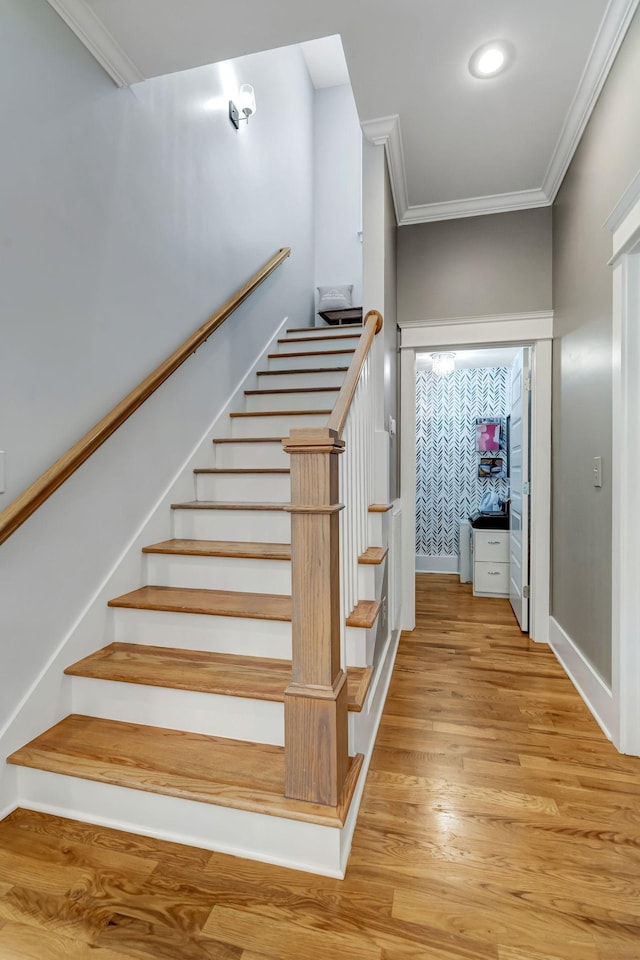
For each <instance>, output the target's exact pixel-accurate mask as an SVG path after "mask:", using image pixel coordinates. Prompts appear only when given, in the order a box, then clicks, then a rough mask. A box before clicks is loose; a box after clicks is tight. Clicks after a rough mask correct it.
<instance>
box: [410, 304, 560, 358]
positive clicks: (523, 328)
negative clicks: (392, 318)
mask: <svg viewBox="0 0 640 960" xmlns="http://www.w3.org/2000/svg"><path fill="white" fill-rule="evenodd" d="M400 328H401V330H402V334H401V347H402V349H406V348H410V349H418V350H419V349H427V348H430V347H434V346H435V347H444V346H450V347H453V346H462V344H469V345H474V346H479V345H480V344H485V343H487V344H488V343H491V344H499V343H535V342H537V341H540V340H550V339H552V337H553V311H552V310H545V311H540V312H536V313H513V314H496V315H495V316H488V317H452V318H451V319H449V320H422V321H411V322H406V321H404V322H401V323H400Z"/></svg>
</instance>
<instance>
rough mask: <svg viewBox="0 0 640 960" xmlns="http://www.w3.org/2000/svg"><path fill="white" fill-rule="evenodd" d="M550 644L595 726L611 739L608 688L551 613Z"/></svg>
mask: <svg viewBox="0 0 640 960" xmlns="http://www.w3.org/2000/svg"><path fill="white" fill-rule="evenodd" d="M549 645H550V647H551V649H552V650H553V652H554V654H555V655H556V657H557V658H558V661H559V662H560V664H561V666H562V667H563V669H564V671H565V673H566V674H567V676H568V677H569V679H570V680H571V682H572V684H573V685H574V687H575V688H576V690H577V691H578V693H579V694H580V696H581V697H582V699H583V700H584V702H585V703H586V705H587V706H588V708H589V710H590V711H591V713H592V714H593V716H594V718H595V720H596V722H597V724H598V726H599V727H600V728H601V730H602V731H603V733H604V734H605V735H606V736H607V737H608V738H609V740H611V732H610V731H611V727H612V721H613V715H614V703H613V696H612V693H611V690H610V688H609V687H608V686H607V685H606V683H605V682H604V680H603V679H602V677H601V676H600V674H599V673H597V672H596V671H595V670H594V669H593V667H592V666H591V664H590V663H589V661H588V660H587V658H586V657H585V656H584V654H583V653H582V652H581V651H580V649H579V648H578V646H577V645H576V643H575V641H574V640H572V639H571V637H570V636H569V634H568V633H566V631H565V630H563V629H562V627H561V626H560V624H559V623H558V621H557V620H556V619H555V618H554V617H549Z"/></svg>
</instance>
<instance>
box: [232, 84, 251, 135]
mask: <svg viewBox="0 0 640 960" xmlns="http://www.w3.org/2000/svg"><path fill="white" fill-rule="evenodd" d="M236 99H237V101H238V103H237V104H235V103H234V102H233V100H229V120H231V123H232V124H233V125H234V127H235V128H236V130H239V129H240V121H241V120H246V121H247V123H248V122H249V117H252V116H253V115H254V113H255V112H256V95H255V93H254V92H253V87H252V86H251V84H250V83H243V84H242V86H241V87H240V90H239V91H238V96H237V98H236Z"/></svg>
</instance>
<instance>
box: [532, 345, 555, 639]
mask: <svg viewBox="0 0 640 960" xmlns="http://www.w3.org/2000/svg"><path fill="white" fill-rule="evenodd" d="M552 378H553V368H552V358H551V340H550V339H549V340H541V341H540V342H538V343H537V345H536V348H535V349H534V350H532V351H531V382H532V383H535V385H536V389H535V390H534V391H533V393H532V404H531V450H532V451H534V450H535V456H533V457H532V458H531V502H530V511H531V516H532V517H535V518H536V519H535V522H536V534H537V535H536V536H535V537H534V536H532V537H531V539H530V550H531V555H530V566H529V580H530V583H531V585H532V589H531V601H530V604H529V618H530V630H529V633H530V636H531V639H532V640H536V641H537V642H538V643H548V642H549V610H550V609H551V565H550V561H549V558H550V556H551V444H550V443H549V442H548V439H547V438H549V437H550V436H551V390H552ZM532 530H533V528H532ZM534 584H535V588H534Z"/></svg>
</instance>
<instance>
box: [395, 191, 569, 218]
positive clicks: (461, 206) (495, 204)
mask: <svg viewBox="0 0 640 960" xmlns="http://www.w3.org/2000/svg"><path fill="white" fill-rule="evenodd" d="M550 205H551V200H550V199H549V197H548V196H547V194H546V193H545V192H544V190H538V189H534V190H515V191H513V192H512V193H495V194H490V195H488V196H486V197H466V198H464V199H463V200H444V201H441V202H439V203H424V204H420V205H416V206H409V207H407V208H406V210H405V213H404V215H403V217H402V220H400V221H399V225H400V226H401V227H406V226H408V225H409V224H412V223H432V222H433V221H434V220H457V219H459V218H460V217H484V216H487V215H488V214H491V213H509V212H510V211H512V210H532V209H534V208H536V207H549V206H550Z"/></svg>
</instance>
